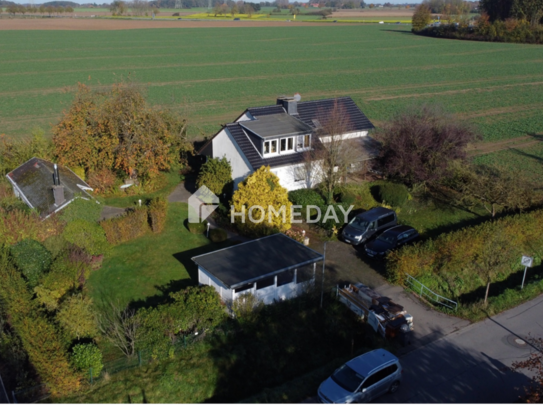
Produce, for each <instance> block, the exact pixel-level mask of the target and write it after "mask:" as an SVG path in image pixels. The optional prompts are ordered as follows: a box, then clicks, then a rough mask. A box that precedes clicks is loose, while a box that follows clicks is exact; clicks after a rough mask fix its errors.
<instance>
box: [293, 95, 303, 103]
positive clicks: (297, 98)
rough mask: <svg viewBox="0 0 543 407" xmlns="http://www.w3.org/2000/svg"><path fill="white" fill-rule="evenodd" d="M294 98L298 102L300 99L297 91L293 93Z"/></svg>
mask: <svg viewBox="0 0 543 407" xmlns="http://www.w3.org/2000/svg"><path fill="white" fill-rule="evenodd" d="M294 100H295V101H296V102H299V101H300V100H302V96H301V95H300V94H299V93H295V94H294Z"/></svg>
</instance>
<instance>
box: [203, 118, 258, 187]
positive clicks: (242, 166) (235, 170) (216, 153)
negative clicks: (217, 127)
mask: <svg viewBox="0 0 543 407" xmlns="http://www.w3.org/2000/svg"><path fill="white" fill-rule="evenodd" d="M212 143H213V146H212V148H213V157H214V158H222V157H226V159H227V160H228V161H230V165H231V166H232V179H233V180H234V188H235V189H237V187H238V184H239V183H240V182H241V181H243V180H244V179H245V178H247V177H248V176H249V175H251V174H252V173H253V168H252V167H251V164H249V161H247V158H245V155H244V154H243V153H242V152H241V149H240V148H239V146H238V145H237V143H236V142H235V141H234V138H233V137H232V135H231V134H230V133H229V131H228V129H227V128H224V129H222V130H221V131H220V132H219V134H217V136H215V137H214V138H213V140H212Z"/></svg>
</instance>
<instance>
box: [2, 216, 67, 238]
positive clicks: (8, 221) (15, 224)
mask: <svg viewBox="0 0 543 407" xmlns="http://www.w3.org/2000/svg"><path fill="white" fill-rule="evenodd" d="M62 228H63V223H62V222H60V221H59V218H58V217H57V216H51V217H49V218H47V219H45V220H41V219H40V217H39V215H38V214H37V213H35V212H28V210H26V209H25V210H21V209H13V210H10V211H9V212H8V211H6V210H5V209H2V208H0V244H5V245H8V246H11V245H13V244H15V243H17V242H20V241H21V240H24V239H34V240H37V241H39V242H43V241H44V240H45V239H47V238H48V237H49V236H54V235H58V234H60V233H61V232H62Z"/></svg>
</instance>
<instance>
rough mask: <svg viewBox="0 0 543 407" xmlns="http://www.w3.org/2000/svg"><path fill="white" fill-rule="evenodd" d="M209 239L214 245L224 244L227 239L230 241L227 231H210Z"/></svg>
mask: <svg viewBox="0 0 543 407" xmlns="http://www.w3.org/2000/svg"><path fill="white" fill-rule="evenodd" d="M209 239H210V240H211V241H212V242H213V243H220V242H224V241H225V240H226V239H228V235H227V233H226V230H224V229H210V230H209Z"/></svg>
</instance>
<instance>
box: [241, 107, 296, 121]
mask: <svg viewBox="0 0 543 407" xmlns="http://www.w3.org/2000/svg"><path fill="white" fill-rule="evenodd" d="M247 110H248V111H249V113H251V115H252V116H254V117H255V118H256V119H258V118H259V117H260V116H267V115H269V114H279V113H286V112H285V109H283V106H281V105H271V106H263V107H250V108H248V109H247ZM242 116H243V115H242ZM240 117H241V116H240Z"/></svg>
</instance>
